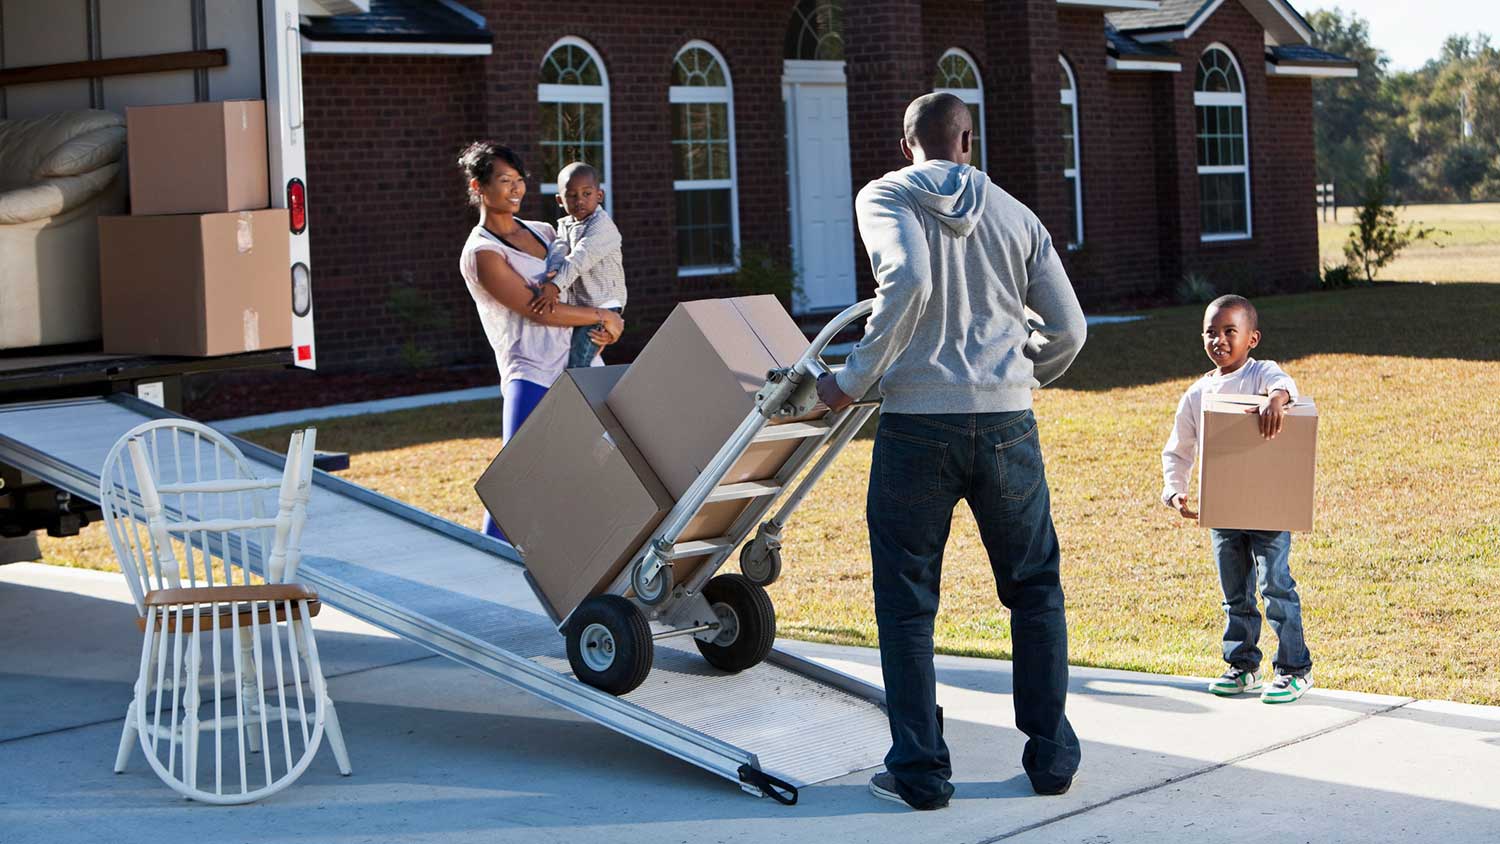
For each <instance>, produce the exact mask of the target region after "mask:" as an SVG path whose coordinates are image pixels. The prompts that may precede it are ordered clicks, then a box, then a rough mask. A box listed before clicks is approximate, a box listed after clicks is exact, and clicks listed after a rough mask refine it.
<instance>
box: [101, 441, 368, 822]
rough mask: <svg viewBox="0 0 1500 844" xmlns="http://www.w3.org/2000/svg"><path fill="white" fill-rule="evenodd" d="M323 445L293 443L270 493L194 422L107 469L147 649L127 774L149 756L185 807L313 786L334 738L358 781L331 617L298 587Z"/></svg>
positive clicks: (124, 449)
mask: <svg viewBox="0 0 1500 844" xmlns="http://www.w3.org/2000/svg"><path fill="white" fill-rule="evenodd" d="M316 433H317V432H316V431H315V430H314V429H308V430H306V431H298V432H296V433H294V434H293V435H292V439H291V446H290V448H289V449H288V450H287V459H286V468H285V470H284V471H283V473H282V477H281V478H280V479H262V478H259V477H257V476H256V475H255V473H254V472H253V471H252V470H251V467H250V464H249V462H248V461H246V460H245V457H244V455H243V454H241V453H240V450H239V449H238V448H236V447H235V446H234V444H233V443H232V442H230V441H229V440H228V439H227V438H226V437H224V436H223V435H222V434H220V433H218V432H217V431H214V430H213V429H212V428H209V427H207V426H205V425H201V424H199V423H196V422H191V421H188V420H180V419H168V420H157V421H152V422H147V423H145V424H143V425H140V426H137V427H136V428H134V429H132V430H131V431H129V432H128V433H126V434H125V436H123V437H122V438H121V439H120V441H119V442H117V443H116V444H115V446H114V448H113V449H112V450H111V451H110V453H109V455H108V457H106V458H105V461H104V468H103V470H102V471H101V473H100V499H99V500H100V504H101V505H102V508H103V510H104V523H105V526H106V528H107V530H108V532H109V539H110V542H111V543H112V544H113V545H114V549H115V555H116V556H117V557H118V558H119V561H120V568H121V569H122V570H123V571H124V573H125V580H126V582H127V583H128V584H129V586H130V593H131V595H132V597H134V598H135V605H136V610H137V611H138V612H139V613H140V618H139V620H138V623H139V626H140V628H141V630H142V631H143V632H144V633H145V637H144V638H143V640H142V642H141V661H140V673H139V674H138V676H137V678H136V682H135V695H134V698H133V699H132V700H131V702H130V707H129V709H128V710H127V711H126V715H125V727H124V730H123V731H122V734H121V736H120V747H119V752H118V754H117V756H116V759H115V772H116V773H119V772H121V771H123V770H124V769H125V763H126V762H127V761H128V759H129V758H130V753H131V747H132V745H133V744H135V743H136V742H137V741H139V744H140V747H141V750H142V751H143V752H144V754H145V756H146V760H147V761H148V762H149V763H150V765H151V768H152V769H153V770H154V771H155V772H156V774H157V776H159V777H161V779H162V781H163V782H165V783H166V784H167V785H169V786H171V787H172V788H173V789H174V790H176V791H177V792H178V793H180V794H182V795H183V796H185V797H189V798H191V799H194V800H200V801H203V802H206V803H247V802H250V801H252V800H257V799H260V798H262V797H266V796H269V795H271V794H274V793H276V792H278V791H280V790H281V789H283V788H285V787H287V786H288V785H290V784H291V783H292V782H294V781H295V780H296V779H297V778H298V777H299V776H301V775H302V772H303V771H305V770H306V769H307V766H308V764H309V763H310V762H311V761H312V759H313V756H314V755H315V754H316V752H317V749H318V745H319V743H320V742H321V741H322V739H323V735H324V733H325V732H326V733H327V735H328V743H329V745H330V746H331V747H332V749H333V754H334V758H335V760H336V761H337V763H338V768H339V772H340V773H342V774H344V775H345V776H347V775H348V774H349V773H350V767H349V754H348V751H347V750H346V748H345V746H344V739H343V734H342V732H341V731H340V729H339V722H338V715H337V713H336V712H335V711H334V707H333V701H332V700H331V699H330V698H329V696H328V690H327V684H326V682H325V681H324V679H323V671H322V667H321V665H320V663H319V661H318V646H317V642H316V640H315V639H314V636H313V629H312V623H311V621H310V619H311V618H312V617H313V616H315V615H317V614H318V610H319V609H320V607H321V605H320V604H319V602H318V596H317V593H315V592H313V591H312V590H311V589H308V588H306V587H304V586H302V585H300V584H298V583H297V582H296V577H297V565H298V562H299V561H300V559H301V551H300V547H299V542H300V539H301V534H302V528H303V525H304V524H305V522H306V519H307V503H308V498H309V497H310V495H311V492H312V463H313V447H314V443H315V438H316ZM273 490H275V491H277V496H276V501H275V502H274V508H272V507H268V506H267V502H266V499H267V498H269V497H270V493H271V491H273ZM268 513H269V515H268ZM252 569H254V570H256V571H257V572H258V573H260V574H261V575H262V582H259V583H256V582H252V577H251V570H252ZM236 572H238V574H236ZM226 650H227V651H228V652H229V653H228V655H227V656H226V655H225V653H224V651H226ZM205 651H206V652H207V654H208V659H209V660H210V661H211V662H210V665H209V666H207V667H205V665H204V658H205ZM268 665H269V666H272V667H274V671H267V670H266V669H267V667H268ZM226 683H227V685H228V688H225V685H226ZM304 684H306V686H307V688H308V693H306V694H304V691H303V687H304ZM201 686H208V687H209V688H208V689H207V695H206V698H207V699H206V700H205V694H204V691H205V690H204V689H203V688H201ZM268 699H269V703H270V705H268ZM206 706H211V707H212V711H211V714H209V715H208V716H207V717H200V710H201V709H203V708H204V707H206ZM205 733H211V736H205V735H204V734H205ZM256 756H259V760H256V759H255V757H256ZM204 763H207V765H208V766H209V767H210V768H211V769H212V774H211V776H210V775H209V774H208V772H207V769H204V770H203V771H202V772H200V767H201V766H203V765H204Z"/></svg>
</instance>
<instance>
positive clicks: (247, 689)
mask: <svg viewBox="0 0 1500 844" xmlns="http://www.w3.org/2000/svg"><path fill="white" fill-rule="evenodd" d="M239 634H240V659H241V661H242V664H243V670H242V672H241V674H240V697H241V699H242V700H243V701H244V709H245V732H246V734H247V735H246V738H247V739H249V742H250V752H251V753H259V752H260V718H261V711H260V696H259V692H260V667H259V666H257V665H256V664H255V647H254V644H253V643H252V642H251V641H250V636H251V631H250V628H248V627H241V628H240V629H239Z"/></svg>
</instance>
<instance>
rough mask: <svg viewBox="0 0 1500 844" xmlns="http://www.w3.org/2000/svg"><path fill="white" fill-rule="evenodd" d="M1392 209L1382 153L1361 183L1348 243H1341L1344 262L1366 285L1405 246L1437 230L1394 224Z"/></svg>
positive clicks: (1393, 201)
mask: <svg viewBox="0 0 1500 844" xmlns="http://www.w3.org/2000/svg"><path fill="white" fill-rule="evenodd" d="M1396 208H1397V205H1396V196H1395V192H1394V191H1393V190H1392V189H1391V168H1390V165H1388V164H1386V161H1385V155H1384V154H1383V153H1377V154H1376V156H1375V171H1374V173H1373V175H1372V176H1371V177H1370V179H1369V181H1367V182H1365V187H1364V198H1363V199H1362V200H1361V202H1360V206H1359V211H1358V213H1357V215H1356V219H1355V223H1354V230H1353V231H1351V232H1349V241H1348V242H1347V243H1345V244H1344V257H1345V258H1346V259H1347V260H1348V266H1349V270H1350V272H1351V273H1354V274H1356V275H1360V276H1363V277H1364V280H1365V281H1366V282H1367V283H1374V281H1375V276H1376V274H1377V273H1379V272H1380V271H1381V270H1382V269H1385V267H1386V266H1387V265H1388V264H1390V263H1391V262H1392V261H1394V260H1396V256H1397V255H1400V254H1401V252H1402V250H1404V249H1406V247H1408V246H1410V245H1412V244H1413V243H1415V242H1416V241H1419V240H1426V239H1428V238H1430V237H1432V236H1433V235H1434V234H1436V233H1437V231H1438V230H1437V229H1434V228H1418V227H1417V226H1416V225H1413V224H1407V225H1405V226H1403V225H1401V224H1400V223H1399V222H1397V218H1396ZM1438 245H1439V246H1441V245H1442V244H1438Z"/></svg>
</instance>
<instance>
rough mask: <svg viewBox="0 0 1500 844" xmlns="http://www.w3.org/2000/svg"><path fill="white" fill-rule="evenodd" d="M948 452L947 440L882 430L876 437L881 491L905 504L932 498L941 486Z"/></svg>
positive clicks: (918, 502)
mask: <svg viewBox="0 0 1500 844" xmlns="http://www.w3.org/2000/svg"><path fill="white" fill-rule="evenodd" d="M947 454H948V444H947V443H944V442H938V441H937V440H928V439H923V438H922V437H914V436H911V435H910V434H898V433H896V432H894V431H880V432H879V433H878V434H876V436H875V463H876V466H877V471H878V477H879V480H880V494H881V495H883V496H886V497H888V498H890V499H892V500H894V501H897V502H900V503H901V504H906V505H916V504H922V503H924V502H927V501H930V500H932V499H933V498H934V497H936V496H937V494H938V491H939V489H940V486H939V485H940V483H941V481H942V473H943V459H944V458H945V457H946V456H947Z"/></svg>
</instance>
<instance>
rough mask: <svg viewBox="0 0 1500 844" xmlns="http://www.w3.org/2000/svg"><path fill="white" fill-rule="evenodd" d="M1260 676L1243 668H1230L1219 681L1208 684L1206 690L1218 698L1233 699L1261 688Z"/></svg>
mask: <svg viewBox="0 0 1500 844" xmlns="http://www.w3.org/2000/svg"><path fill="white" fill-rule="evenodd" d="M1261 685H1262V683H1261V681H1260V675H1259V674H1256V673H1255V672H1254V671H1247V670H1246V669H1244V668H1236V667H1234V666H1230V668H1229V670H1228V671H1225V672H1224V674H1223V675H1222V676H1221V677H1219V679H1217V680H1215V681H1213V682H1212V683H1209V684H1208V690H1209V691H1211V692H1213V693H1214V694H1216V695H1219V696H1220V697H1234V696H1235V695H1237V694H1242V693H1244V692H1253V691H1256V690H1257V689H1259V688H1260V687H1261Z"/></svg>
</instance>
